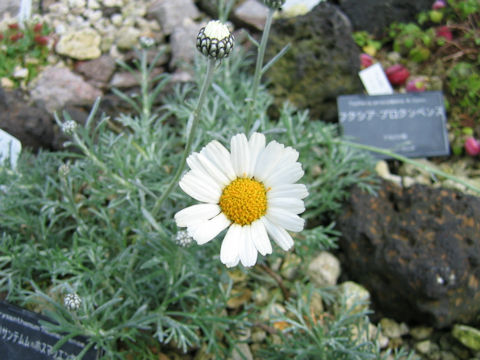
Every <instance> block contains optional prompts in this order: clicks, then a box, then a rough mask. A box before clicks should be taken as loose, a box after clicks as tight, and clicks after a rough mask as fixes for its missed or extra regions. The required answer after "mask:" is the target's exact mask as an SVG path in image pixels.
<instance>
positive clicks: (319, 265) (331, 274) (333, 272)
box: [307, 251, 340, 287]
mask: <svg viewBox="0 0 480 360" xmlns="http://www.w3.org/2000/svg"><path fill="white" fill-rule="evenodd" d="M307 276H308V277H309V279H310V281H311V282H313V283H314V284H315V285H316V286H318V287H325V286H332V285H336V284H337V280H338V277H339V276H340V261H339V260H338V259H337V258H336V257H335V256H334V255H332V254H330V253H329V252H326V251H325V252H321V253H320V254H319V255H318V256H316V257H315V258H314V259H313V260H312V261H311V262H310V264H308V268H307Z"/></svg>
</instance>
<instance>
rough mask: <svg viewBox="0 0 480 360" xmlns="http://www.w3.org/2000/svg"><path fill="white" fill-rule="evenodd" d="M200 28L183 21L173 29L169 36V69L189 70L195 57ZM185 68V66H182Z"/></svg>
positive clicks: (186, 20)
mask: <svg viewBox="0 0 480 360" xmlns="http://www.w3.org/2000/svg"><path fill="white" fill-rule="evenodd" d="M200 28H201V26H200V25H199V24H196V23H194V22H193V21H192V20H190V19H185V20H184V22H183V24H182V26H178V27H175V28H174V29H173V31H172V34H171V36H170V49H171V55H172V58H171V60H170V68H171V69H175V68H182V65H186V68H187V69H188V68H190V67H191V64H192V63H193V58H194V56H195V51H197V49H196V47H195V46H196V45H195V44H196V41H197V35H198V31H199V30H200ZM183 68H185V66H183Z"/></svg>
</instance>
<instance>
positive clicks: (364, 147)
mask: <svg viewBox="0 0 480 360" xmlns="http://www.w3.org/2000/svg"><path fill="white" fill-rule="evenodd" d="M335 142H338V143H340V144H344V145H347V146H351V147H354V148H357V149H362V150H368V151H373V152H376V153H378V154H383V155H387V156H389V157H391V158H393V159H397V160H399V161H402V162H404V163H407V164H411V165H414V166H416V167H418V168H419V169H423V170H425V171H428V172H429V173H432V174H435V175H438V176H442V177H444V178H447V179H449V180H452V181H455V182H456V183H459V184H461V185H463V186H465V187H466V188H467V189H470V190H473V191H475V192H477V193H480V188H478V187H476V186H475V185H472V184H470V183H468V182H467V181H464V180H462V179H460V178H458V177H456V176H454V175H451V174H449V173H446V172H444V171H442V170H439V169H436V168H434V167H432V166H428V165H425V164H422V163H420V162H418V161H415V160H412V159H409V158H407V157H405V156H403V155H399V154H396V153H394V152H392V151H390V150H386V149H382V148H378V147H376V146H371V145H363V144H357V143H354V142H350V141H347V140H337V141H335Z"/></svg>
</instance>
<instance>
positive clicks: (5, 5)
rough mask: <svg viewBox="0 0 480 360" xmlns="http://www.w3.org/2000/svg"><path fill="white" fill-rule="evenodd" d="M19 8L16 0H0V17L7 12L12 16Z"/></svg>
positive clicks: (18, 2)
mask: <svg viewBox="0 0 480 360" xmlns="http://www.w3.org/2000/svg"><path fill="white" fill-rule="evenodd" d="M19 9H20V1H18V0H2V1H0V19H2V18H3V15H4V14H5V13H7V12H8V13H9V14H10V15H11V16H12V17H13V16H16V15H17V13H18V10H19Z"/></svg>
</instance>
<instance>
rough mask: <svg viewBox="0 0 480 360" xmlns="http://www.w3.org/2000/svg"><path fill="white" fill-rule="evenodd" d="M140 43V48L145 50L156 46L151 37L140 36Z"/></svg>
mask: <svg viewBox="0 0 480 360" xmlns="http://www.w3.org/2000/svg"><path fill="white" fill-rule="evenodd" d="M138 41H139V42H140V46H141V47H142V48H144V49H148V48H151V47H152V46H153V45H155V39H154V38H151V37H149V36H140V38H139V39H138Z"/></svg>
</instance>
